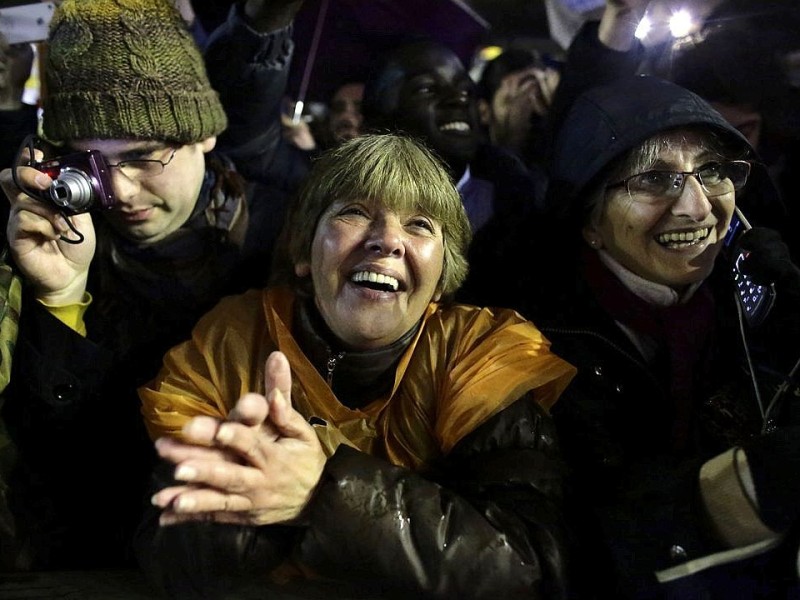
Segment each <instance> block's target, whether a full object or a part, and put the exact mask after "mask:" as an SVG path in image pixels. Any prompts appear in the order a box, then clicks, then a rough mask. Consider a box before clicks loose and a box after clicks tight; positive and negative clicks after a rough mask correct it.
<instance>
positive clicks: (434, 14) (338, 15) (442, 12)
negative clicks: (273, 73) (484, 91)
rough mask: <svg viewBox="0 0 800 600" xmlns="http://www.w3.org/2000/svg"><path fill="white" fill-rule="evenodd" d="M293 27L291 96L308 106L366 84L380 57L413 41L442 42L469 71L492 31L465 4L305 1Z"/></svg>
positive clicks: (445, 0) (442, 0) (452, 0)
mask: <svg viewBox="0 0 800 600" xmlns="http://www.w3.org/2000/svg"><path fill="white" fill-rule="evenodd" d="M294 26H295V30H294V40H295V54H294V58H293V61H292V66H291V71H290V74H289V86H288V91H287V93H288V94H289V95H290V96H292V97H293V98H295V99H297V100H301V101H306V102H308V101H317V102H327V101H329V100H330V98H331V96H332V95H333V93H334V91H335V90H336V88H337V87H339V86H340V85H341V84H342V83H345V82H347V81H363V80H364V79H366V77H367V75H368V73H369V70H370V68H371V67H372V64H373V61H374V60H375V59H376V58H378V57H379V56H380V55H381V53H383V52H385V51H387V50H388V49H390V48H392V47H394V46H396V45H397V44H399V43H401V42H403V41H406V40H409V39H414V38H421V37H422V38H430V39H434V40H436V41H438V42H441V43H443V44H445V45H447V46H449V47H450V48H451V49H452V50H453V51H454V52H455V53H456V54H458V56H459V58H461V60H462V61H463V62H464V63H465V64H466V65H467V66H468V64H469V62H470V61H471V59H472V55H473V53H474V51H475V49H476V46H477V45H478V44H479V43H480V42H481V41H482V39H483V38H484V37H485V35H486V34H487V33H488V30H489V24H488V22H486V21H485V20H484V19H483V18H482V17H480V15H478V14H477V13H476V12H475V11H473V10H472V9H470V8H469V7H468V6H467V5H466V4H465V3H464V2H463V1H462V0H306V2H305V3H304V4H303V7H302V8H301V9H300V12H299V13H298V14H297V17H296V18H295V25H294Z"/></svg>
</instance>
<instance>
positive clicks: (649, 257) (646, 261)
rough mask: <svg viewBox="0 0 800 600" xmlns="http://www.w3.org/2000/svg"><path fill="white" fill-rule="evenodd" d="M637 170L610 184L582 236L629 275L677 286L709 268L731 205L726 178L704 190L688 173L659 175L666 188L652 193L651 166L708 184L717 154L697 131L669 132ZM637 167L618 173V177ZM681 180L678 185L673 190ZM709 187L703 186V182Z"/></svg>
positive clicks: (654, 177) (655, 177)
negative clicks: (704, 175)
mask: <svg viewBox="0 0 800 600" xmlns="http://www.w3.org/2000/svg"><path fill="white" fill-rule="evenodd" d="M665 140H666V143H664V144H662V146H661V150H660V151H659V152H658V155H657V156H656V157H655V160H654V161H652V162H651V164H650V166H647V167H646V168H645V169H644V170H643V171H644V172H645V173H646V174H645V175H644V176H642V177H640V178H637V179H633V180H630V181H629V182H628V183H627V184H621V182H614V181H612V182H610V183H611V185H609V186H608V187H606V192H605V199H604V201H602V202H601V203H600V204H599V205H598V206H596V207H595V213H594V214H593V216H592V218H591V219H590V223H589V224H587V225H586V226H585V227H584V230H583V235H584V238H585V239H586V241H587V242H588V243H589V245H590V246H591V247H592V248H595V249H599V248H603V249H605V250H606V251H607V252H608V253H609V254H610V255H611V257H612V258H614V259H615V260H616V261H617V262H619V263H620V264H621V265H622V266H624V267H625V268H627V269H628V270H629V271H632V272H633V273H635V274H636V275H639V276H640V277H642V278H644V279H647V280H649V281H653V282H656V283H660V284H663V285H667V286H670V287H672V288H674V289H676V290H681V289H682V288H684V287H685V286H688V285H690V284H693V283H696V282H699V281H701V280H703V279H705V278H706V277H707V276H708V275H709V274H710V273H711V270H712V268H713V266H714V260H715V259H716V257H717V254H718V253H719V251H720V249H721V247H722V242H723V239H724V237H725V233H726V232H727V229H728V225H729V223H730V220H731V216H732V214H733V209H734V204H735V193H734V187H733V184H732V183H731V180H730V179H727V178H724V177H723V178H721V179H719V183H718V184H717V185H714V186H712V187H711V188H710V190H709V189H704V188H703V186H701V183H700V181H699V180H698V178H697V177H696V176H693V175H687V176H684V177H683V178H682V179H680V178H679V179H678V180H677V181H676V180H675V179H672V178H671V177H668V178H667V181H671V182H672V184H671V185H669V186H668V187H667V189H668V190H669V191H668V192H667V193H658V192H657V190H658V189H659V188H660V183H659V182H663V181H664V178H663V177H662V175H660V174H658V173H655V174H653V173H651V174H649V175H648V174H647V172H651V171H652V170H656V171H679V172H681V171H682V172H688V171H696V170H700V169H703V168H704V167H705V168H706V170H705V171H704V172H706V173H708V176H707V178H705V179H706V181H707V182H712V181H716V180H717V179H718V178H717V177H716V175H717V173H718V169H715V168H714V167H713V165H714V164H720V161H724V160H725V159H723V158H721V157H720V155H719V153H717V152H714V151H712V150H710V149H709V146H708V145H707V144H706V143H704V142H705V140H704V138H703V136H702V135H701V134H699V133H697V132H684V133H673V134H670V135H668V136H666V137H665ZM638 172H639V171H638V170H637V171H634V172H629V173H623V174H622V176H621V177H620V180H625V179H627V178H628V177H631V176H632V175H635V174H636V173H638ZM681 182H682V189H681V187H680V186H681ZM706 187H709V186H706Z"/></svg>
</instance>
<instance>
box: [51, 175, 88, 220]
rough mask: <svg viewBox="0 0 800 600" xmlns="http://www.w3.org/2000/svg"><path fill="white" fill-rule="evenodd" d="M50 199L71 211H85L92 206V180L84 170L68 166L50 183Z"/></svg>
mask: <svg viewBox="0 0 800 600" xmlns="http://www.w3.org/2000/svg"><path fill="white" fill-rule="evenodd" d="M50 199H51V200H52V201H53V202H54V203H55V204H56V205H57V206H60V207H61V208H64V209H66V210H68V211H70V212H73V213H77V212H85V211H87V210H89V208H91V206H92V181H91V179H89V176H88V175H86V173H84V172H83V171H81V170H79V169H73V168H71V167H66V168H65V169H63V170H62V171H61V173H59V175H58V179H56V180H55V181H54V182H53V183H52V184H51V185H50Z"/></svg>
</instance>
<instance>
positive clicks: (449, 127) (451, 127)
mask: <svg viewBox="0 0 800 600" xmlns="http://www.w3.org/2000/svg"><path fill="white" fill-rule="evenodd" d="M439 131H445V132H455V133H469V132H471V131H472V127H470V125H469V123H467V122H466V121H449V122H447V123H442V124H441V125H439Z"/></svg>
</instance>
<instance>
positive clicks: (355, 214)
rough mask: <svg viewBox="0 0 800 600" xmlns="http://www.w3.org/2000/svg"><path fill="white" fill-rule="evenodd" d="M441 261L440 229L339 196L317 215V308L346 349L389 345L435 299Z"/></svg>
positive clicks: (301, 268) (312, 268)
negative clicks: (320, 214) (319, 217)
mask: <svg viewBox="0 0 800 600" xmlns="http://www.w3.org/2000/svg"><path fill="white" fill-rule="evenodd" d="M443 264H444V239H443V235H442V228H441V226H440V224H439V223H438V222H436V221H435V220H434V219H432V218H431V217H430V216H428V215H426V214H423V213H421V212H419V211H417V210H413V209H404V208H403V209H401V208H399V207H398V208H396V209H394V208H391V207H388V206H386V205H385V204H383V203H381V202H380V201H361V200H357V199H356V200H338V201H336V202H334V203H333V204H332V205H331V206H329V207H328V208H327V209H326V211H325V212H324V213H323V214H322V217H321V219H320V221H319V223H318V225H317V228H316V231H315V233H314V238H313V241H312V245H311V261H310V264H309V263H299V264H297V265H296V266H295V271H296V273H297V275H298V276H300V277H305V276H307V275H309V274H310V275H311V279H312V281H313V287H314V297H315V301H316V305H317V308H318V309H319V312H320V314H321V315H322V318H323V319H324V320H325V323H326V324H327V325H328V327H329V328H330V330H331V331H332V332H333V333H334V334H335V335H336V336H337V337H338V338H339V339H340V340H342V342H344V343H345V344H346V345H347V346H349V347H351V348H355V349H362V350H366V349H374V348H381V347H383V346H387V345H389V344H391V343H393V342H395V341H396V340H398V339H399V338H400V337H402V336H403V335H404V334H405V333H407V332H408V331H409V330H410V329H412V328H413V327H414V326H415V325H416V323H417V322H419V320H420V318H422V315H423V314H424V312H425V309H426V307H427V306H428V304H429V303H430V302H431V300H435V299H438V297H439V293H438V287H439V283H440V280H441V277H442V269H443Z"/></svg>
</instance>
